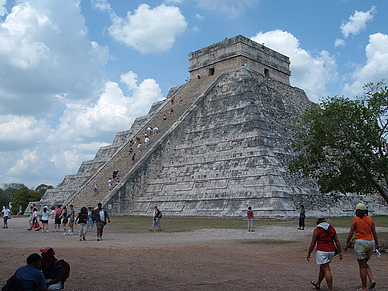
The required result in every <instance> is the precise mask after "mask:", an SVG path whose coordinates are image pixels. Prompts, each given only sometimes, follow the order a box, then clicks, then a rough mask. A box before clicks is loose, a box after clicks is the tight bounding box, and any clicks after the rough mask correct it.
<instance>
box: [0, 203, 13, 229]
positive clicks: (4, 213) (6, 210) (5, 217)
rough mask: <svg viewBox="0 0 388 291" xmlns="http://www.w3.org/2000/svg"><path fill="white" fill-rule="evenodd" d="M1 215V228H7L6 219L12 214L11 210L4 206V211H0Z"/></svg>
mask: <svg viewBox="0 0 388 291" xmlns="http://www.w3.org/2000/svg"><path fill="white" fill-rule="evenodd" d="M2 213H3V222H4V226H3V228H8V218H9V216H10V215H11V214H12V212H11V209H9V206H5V207H4V209H3V210H2Z"/></svg>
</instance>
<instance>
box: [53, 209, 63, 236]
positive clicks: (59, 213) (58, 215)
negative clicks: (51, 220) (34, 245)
mask: <svg viewBox="0 0 388 291" xmlns="http://www.w3.org/2000/svg"><path fill="white" fill-rule="evenodd" d="M61 220H62V209H61V205H57V209H56V210H55V229H54V232H59V231H60V229H61Z"/></svg>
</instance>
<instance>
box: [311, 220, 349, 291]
mask: <svg viewBox="0 0 388 291" xmlns="http://www.w3.org/2000/svg"><path fill="white" fill-rule="evenodd" d="M315 223H316V224H317V227H316V228H315V229H314V232H313V238H312V239H311V243H310V248H309V251H308V254H307V260H308V261H310V254H311V252H312V251H313V250H314V247H315V244H316V245H317V255H316V260H317V265H319V274H318V280H317V281H311V284H313V285H314V287H315V289H316V290H319V289H320V288H321V282H322V280H323V278H325V279H326V284H327V287H329V290H330V291H332V290H333V277H332V275H331V270H330V262H331V260H332V259H333V257H334V255H335V248H336V246H337V249H338V252H339V255H340V260H342V254H341V243H340V241H339V239H338V236H337V232H336V231H335V228H334V227H333V226H331V225H330V224H328V223H327V222H326V220H325V218H323V217H322V218H318V219H317V220H316V221H315Z"/></svg>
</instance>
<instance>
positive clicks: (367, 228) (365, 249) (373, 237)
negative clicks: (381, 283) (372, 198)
mask: <svg viewBox="0 0 388 291" xmlns="http://www.w3.org/2000/svg"><path fill="white" fill-rule="evenodd" d="M365 209H366V208H365V205H364V204H363V203H358V204H357V205H356V216H355V217H353V220H352V224H351V226H350V231H349V234H348V239H347V240H346V246H345V251H346V250H347V248H348V245H349V243H350V241H351V239H352V237H353V234H354V235H355V237H356V240H355V242H354V251H355V253H356V258H357V261H358V266H359V269H360V277H361V283H362V290H363V291H365V290H367V287H366V285H367V276H368V277H369V280H370V282H371V284H370V286H369V289H372V288H374V287H375V286H376V281H375V280H374V279H373V277H372V271H371V268H370V267H369V265H368V260H369V259H370V258H371V256H372V253H373V251H374V250H375V249H378V248H379V241H378V238H377V233H376V228H375V223H374V222H373V220H372V218H371V217H370V216H365Z"/></svg>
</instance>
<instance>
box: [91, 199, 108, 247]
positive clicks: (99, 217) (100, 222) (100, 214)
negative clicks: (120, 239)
mask: <svg viewBox="0 0 388 291" xmlns="http://www.w3.org/2000/svg"><path fill="white" fill-rule="evenodd" d="M97 206H98V208H97V209H95V210H94V213H93V221H95V223H96V227H97V241H100V240H102V234H103V232H104V226H105V224H106V221H107V220H108V222H109V223H110V217H109V214H108V212H107V211H106V210H104V209H102V204H101V203H98V204H97Z"/></svg>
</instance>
